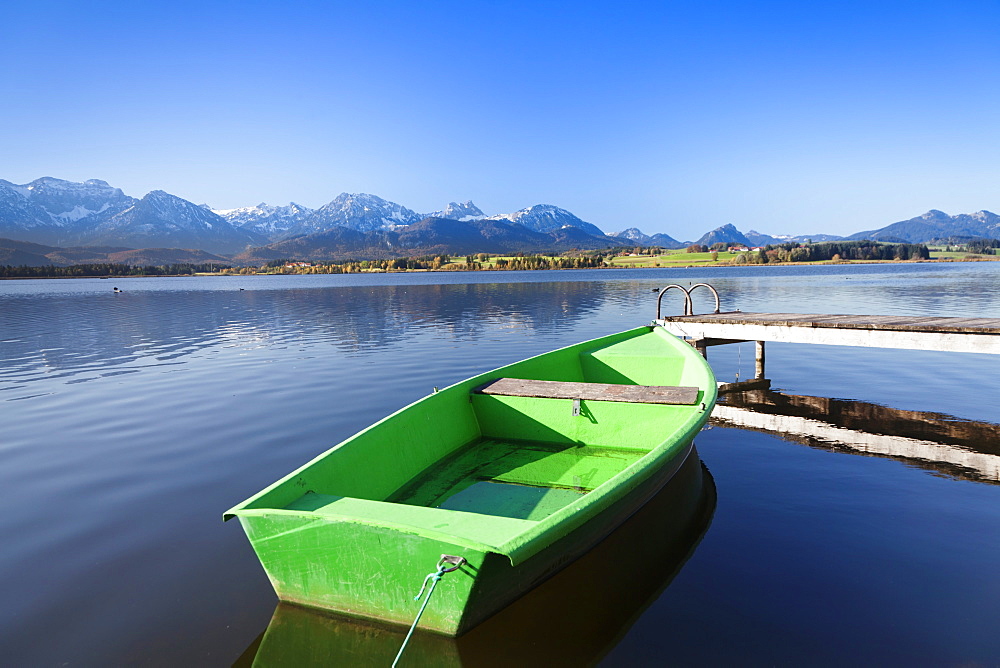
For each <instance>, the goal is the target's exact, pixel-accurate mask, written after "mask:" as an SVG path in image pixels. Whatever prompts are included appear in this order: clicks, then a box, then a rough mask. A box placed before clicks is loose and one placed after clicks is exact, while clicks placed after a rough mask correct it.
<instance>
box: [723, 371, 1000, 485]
mask: <svg viewBox="0 0 1000 668" xmlns="http://www.w3.org/2000/svg"><path fill="white" fill-rule="evenodd" d="M711 423H712V424H715V425H719V426H727V427H739V428H741V429H752V430H754V431H761V432H766V433H770V434H775V435H777V436H780V437H781V438H784V439H786V440H790V441H794V442H796V443H801V444H803V445H808V446H811V447H815V448H821V449H826V450H841V451H845V450H846V451H851V452H854V453H856V454H862V455H867V456H875V457H888V458H891V459H897V460H900V461H903V462H905V463H907V464H909V465H911V466H916V467H919V468H923V469H928V470H931V471H933V472H935V473H938V474H941V475H946V476H949V477H952V478H958V479H962V480H972V481H976V482H985V483H992V484H998V483H1000V425H997V424H993V423H989V422H976V421H972V420H963V419H961V418H957V417H954V416H950V415H944V414H941V413H929V412H921V411H907V410H901V409H898V408H890V407H888V406H881V405H879V404H872V403H867V402H864V401H851V400H846V399H832V398H827V397H810V396H800V395H793V394H783V393H781V392H775V391H772V390H752V391H747V392H734V393H732V394H727V395H725V396H724V398H722V399H721V400H720V402H719V404H718V405H717V406H716V407H715V410H714V411H713V412H712V418H711Z"/></svg>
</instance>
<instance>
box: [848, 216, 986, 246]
mask: <svg viewBox="0 0 1000 668" xmlns="http://www.w3.org/2000/svg"><path fill="white" fill-rule="evenodd" d="M948 237H983V238H987V239H997V238H1000V216H998V215H997V214H995V213H992V212H990V211H976V212H975V213H960V214H958V215H955V216H949V215H948V214H946V213H945V212H944V211H938V210H937V209H931V210H930V211H928V212H927V213H925V214H923V215H921V216H917V217H915V218H910V219H909V220H903V221H900V222H898V223H893V224H892V225H887V226H885V227H883V228H881V229H878V230H867V231H864V232H858V233H857V234H852V235H851V236H849V237H847V238H848V239H872V240H875V241H905V242H908V243H922V242H924V241H931V240H933V239H945V238H948Z"/></svg>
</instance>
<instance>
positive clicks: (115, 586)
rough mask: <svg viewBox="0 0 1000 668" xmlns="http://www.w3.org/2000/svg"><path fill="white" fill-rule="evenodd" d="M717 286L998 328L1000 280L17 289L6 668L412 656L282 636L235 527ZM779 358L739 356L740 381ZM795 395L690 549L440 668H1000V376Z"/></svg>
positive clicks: (575, 595) (627, 550)
mask: <svg viewBox="0 0 1000 668" xmlns="http://www.w3.org/2000/svg"><path fill="white" fill-rule="evenodd" d="M700 281H707V282H710V283H712V284H713V285H715V286H716V287H717V288H718V289H719V290H720V292H721V294H722V301H723V309H724V310H729V309H734V308H739V309H742V310H744V311H783V312H796V311H798V312H807V313H808V312H828V313H870V314H908V315H949V316H992V317H1000V264H998V263H978V264H914V265H864V266H822V267H749V268H733V269H718V270H702V269H647V270H614V271H610V270H603V271H602V270H593V271H590V270H581V271H565V272H526V273H520V272H509V273H491V272H482V273H455V274H450V273H431V274H390V275H385V274H377V275H335V276H289V277H226V278H218V277H196V278H171V279H155V278H151V279H120V278H119V279H111V280H98V279H78V280H50V281H4V282H0V490H2V496H0V498H2V505H3V512H2V513H0V540H2V544H3V548H2V549H0V591H3V592H4V597H3V601H4V605H3V607H2V609H0V657H3V659H2V662H3V663H4V664H5V665H121V664H130V665H207V666H219V665H231V664H233V663H234V662H235V663H238V664H241V665H249V664H250V663H252V662H253V661H254V660H255V659H256V660H257V663H258V665H303V664H304V663H309V662H310V661H313V660H315V661H317V662H323V663H326V664H327V665H336V664H337V663H338V661H343V662H349V663H352V664H357V665H366V664H367V665H386V662H385V656H386V652H389V654H388V657H389V659H390V660H391V657H392V654H394V652H395V649H396V645H398V641H399V640H400V639H401V635H399V634H398V633H397V632H396V631H395V630H386V629H377V628H374V627H367V626H364V625H358V624H352V623H348V622H344V621H341V620H331V619H328V618H324V617H319V616H316V615H310V614H305V613H302V612H301V611H299V610H296V609H294V608H291V609H288V608H286V607H285V606H280V607H278V608H277V610H276V607H275V606H276V599H275V597H274V594H273V592H272V590H271V587H270V585H269V583H268V581H267V579H266V577H265V576H264V573H263V571H262V570H261V569H260V566H259V564H258V562H257V560H256V558H255V557H254V555H253V552H252V550H251V548H250V546H249V544H248V543H247V541H246V538H245V537H244V535H243V533H242V531H241V530H240V527H239V526H238V525H237V524H236V523H228V524H223V523H222V521H221V514H222V512H223V511H224V510H226V509H227V508H229V507H230V506H232V505H234V504H235V503H237V502H239V501H241V500H243V499H244V498H246V497H247V496H249V495H250V494H252V493H254V492H256V491H258V490H259V489H260V488H261V487H263V486H264V485H266V484H268V483H270V482H272V481H274V480H275V479H276V478H278V477H280V476H281V475H284V474H285V473H287V472H288V471H290V470H291V469H293V468H295V467H297V466H299V465H300V464H302V463H304V462H305V461H306V460H308V459H310V458H311V457H313V456H314V455H315V454H317V453H319V452H321V451H323V450H325V449H327V448H328V447H330V446H331V445H333V444H335V443H337V442H338V441H340V440H342V439H343V438H345V437H347V436H349V435H351V434H352V433H354V432H356V431H358V430H359V429H361V428H363V427H365V426H367V425H368V424H370V423H372V422H374V421H375V420H377V419H379V418H381V417H383V416H385V415H387V414H388V413H390V412H392V411H394V410H396V409H397V408H399V407H401V406H403V405H405V404H407V403H409V402H411V401H413V400H415V399H417V398H419V397H421V396H423V395H425V394H427V393H428V392H430V391H431V390H432V388H433V387H435V386H438V387H443V386H445V385H448V384H450V383H453V382H455V381H458V380H460V379H463V378H466V377H468V376H471V375H473V374H475V373H477V372H480V371H483V370H487V369H490V368H493V367H497V366H500V365H503V364H506V363H509V362H513V361H516V360H519V359H523V358H525V357H528V356H530V355H533V354H537V353H541V352H545V351H548V350H551V349H553V348H557V347H560V346H563V345H568V344H571V343H575V342H578V341H581V340H585V339H589V338H593V337H596V336H601V335H604V334H609V333H612V332H616V331H621V330H624V329H629V328H631V327H633V326H636V325H639V324H645V323H648V322H649V320H650V319H651V318H652V316H653V313H654V310H655V297H656V295H655V294H654V293H653V292H651V290H653V289H654V288H657V287H662V286H663V285H665V284H667V283H673V282H677V283H681V284H684V285H686V284H688V283H689V282H691V283H694V282H700ZM113 287H118V288H120V289H121V290H122V291H123V292H121V293H117V294H116V293H114V292H113V291H112V288H113ZM696 294H697V293H696ZM706 295H707V293H706ZM673 298H674V299H675V302H676V303H672V302H670V300H671V299H672V297H670V296H668V297H667V298H666V300H665V302H666V303H667V307H668V309H673V311H674V312H679V309H680V303H679V302H680V300H679V298H676V297H673ZM704 299H705V295H702V296H701V297H698V298H697V299H696V305H697V306H698V310H699V311H706V310H710V305H709V303H708V301H702V300H704ZM753 357H754V348H753V344H740V345H739V346H736V345H733V346H720V347H718V348H713V349H711V350H710V361H711V363H712V365H713V368H714V369H715V371H716V374H717V376H718V377H719V379H720V380H727V381H728V380H733V379H735V377H736V375H737V373H738V374H739V375H740V377H741V378H747V377H750V376H752V375H753V368H754V359H753ZM767 372H768V373H767V375H768V377H769V378H770V379H771V380H772V384H773V385H772V387H773V389H775V390H778V391H779V392H776V393H771V394H766V395H765V394H761V395H759V396H748V397H744V398H743V399H740V400H739V401H734V402H732V403H731V404H730V406H729V408H730V410H731V411H734V412H733V413H732V414H728V415H729V417H727V418H726V420H725V421H723V420H715V421H714V422H713V425H712V426H711V427H709V428H707V429H706V430H705V431H703V432H702V434H701V435H700V436H699V437H698V438H697V440H696V444H697V449H698V453H699V454H700V457H701V462H702V463H703V464H704V469H702V468H701V465H700V464H699V465H698V466H694V467H693V468H690V467H689V468H690V470H689V471H688V473H687V474H686V478H685V480H686V481H687V482H684V481H679V482H678V483H677V484H676V485H673V486H672V487H670V488H668V489H667V490H665V492H664V495H665V496H664V497H663V499H665V500H663V499H660V500H659V501H658V502H659V503H663V504H667V505H669V504H670V503H673V502H674V501H673V500H676V499H678V498H683V499H687V500H688V501H689V511H690V512H688V513H687V515H685V519H684V523H683V526H680V525H678V524H677V523H676V522H671V521H670V517H669V515H670V514H669V513H666V512H664V513H659V514H657V513H655V512H653V511H655V508H656V507H657V506H655V505H654V507H653V511H650V512H647V513H646V514H645V519H643V518H639V517H637V518H636V522H644V524H641V525H640V524H637V525H636V526H635V527H633V528H631V529H628V528H626V529H625V532H627V531H632V532H633V534H635V535H637V536H639V537H640V539H639V540H629V539H628V536H627V535H626V534H625V533H623V535H622V536H620V537H619V538H618V539H616V540H618V542H617V543H609V546H608V547H606V548H605V549H604V554H603V556H602V554H595V555H594V557H593V559H591V561H589V562H582V563H581V564H579V567H578V568H575V569H567V571H565V572H564V574H565V575H561V576H560V578H561V579H557V580H558V581H556V580H554V581H553V582H552V586H551V587H548V585H547V587H548V588H547V589H544V590H539V591H538V592H537V593H536V594H535V595H534V596H533V597H532V598H530V599H524V600H523V601H522V602H519V604H517V605H519V607H517V608H514V607H512V608H511V609H509V611H507V614H506V615H505V616H504V614H503V613H502V615H500V616H498V617H497V618H496V619H494V620H490V622H487V624H484V625H483V626H482V627H480V628H479V629H476V630H475V631H473V633H471V634H469V636H467V637H465V638H463V639H460V640H459V641H458V642H456V641H449V640H446V639H442V638H437V637H433V636H430V637H426V636H419V635H418V637H417V639H416V640H415V642H414V645H413V648H412V652H413V654H412V657H409V658H410V659H411V662H412V663H411V665H512V664H513V663H515V662H520V663H521V664H531V663H537V664H538V665H559V664H564V665H581V664H597V663H600V664H602V665H608V666H632V665H733V664H740V665H844V664H848V663H849V664H860V665H903V664H906V665H965V666H975V665H997V663H998V662H1000V634H998V633H997V625H998V622H1000V569H998V568H997V567H996V564H997V560H998V558H1000V484H998V480H997V479H996V477H995V474H994V473H992V472H995V471H996V468H997V461H998V460H1000V442H998V438H997V434H998V433H1000V432H998V430H997V423H998V422H1000V407H998V399H1000V357H997V356H991V355H970V354H954V353H934V352H922V351H902V350H874V349H860V348H843V347H824V346H807V345H796V344H768V358H767ZM831 399H833V400H834V401H831ZM763 414H769V415H774V414H785V415H786V416H787V415H790V416H791V417H789V418H787V419H788V420H791V422H787V421H786V422H783V423H782V424H783V425H785V426H784V427H781V429H780V430H775V429H773V428H772V429H770V430H769V429H768V428H767V427H766V424H765V426H761V424H764V423H763V422H761V421H760V420H758V418H759V417H760V416H761V415H763ZM782 419H785V418H782ZM755 420H757V421H756V422H755ZM795 420H799V421H798V422H795ZM765 422H766V421H765ZM824 425H825V426H824ZM831 425H832V427H831ZM813 428H816V429H813ZM824 428H833V429H838V430H840V431H835V432H830V431H826V432H823V429H824ZM793 429H794V430H802V433H792V430H793ZM810 429H813V432H815V433H813V432H810V431H809V430H810ZM817 429H818V431H817ZM807 432H808V433H807ZM847 432H850V433H852V434H857V433H859V432H860V433H871V434H875V435H876V436H877V437H878V439H881V440H878V442H877V444H875V445H872V444H869V445H864V444H863V443H862V444H861V445H859V443H860V442H861V441H859V439H861V437H859V436H856V435H855V436H851V435H850V434H847ZM817 434H819V435H817ZM831 434H833V436H831ZM862 440H863V439H862ZM865 442H866V443H867V441H865ZM873 443H874V441H873ZM991 475H993V476H994V477H993V478H991ZM685 485H686V487H685ZM692 490H694V491H692ZM649 536H656V538H655V539H652V540H650V539H649ZM637 543H638V544H639V546H640V547H637V546H636V544H637ZM600 559H604V560H605V561H603V562H602V561H600ZM418 584H419V583H418ZM272 616H273V621H272ZM528 620H534V622H533V623H530V624H529V623H528ZM387 648H388V649H387ZM408 651H411V650H408ZM345 657H346V658H345ZM403 665H406V663H405V661H404V664H403Z"/></svg>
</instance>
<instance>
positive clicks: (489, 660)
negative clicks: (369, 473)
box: [235, 451, 716, 666]
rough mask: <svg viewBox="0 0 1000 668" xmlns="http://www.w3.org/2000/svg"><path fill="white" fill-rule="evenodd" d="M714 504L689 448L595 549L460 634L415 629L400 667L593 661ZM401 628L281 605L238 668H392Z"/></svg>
mask: <svg viewBox="0 0 1000 668" xmlns="http://www.w3.org/2000/svg"><path fill="white" fill-rule="evenodd" d="M715 503H716V491H715V483H714V482H713V480H712V476H711V474H709V472H708V470H707V469H706V468H705V467H704V465H703V464H702V463H701V460H700V459H699V458H698V455H697V452H696V451H693V452H692V454H691V456H689V457H688V459H687V461H686V462H685V463H684V465H683V466H682V467H681V468H680V469H679V470H678V472H677V474H676V475H675V476H674V477H673V478H672V479H671V481H670V482H669V483H668V484H667V485H666V486H665V487H664V488H663V489H662V490H661V491H660V492H659V493H658V494H657V495H656V496H655V497H654V498H652V499H651V500H650V501H649V502H648V503H647V504H646V505H645V506H643V507H642V508H641V509H640V510H639V511H638V512H637V513H636V514H635V515H633V516H632V517H631V518H630V519H629V520H628V521H627V522H625V523H624V524H623V525H622V526H620V527H619V528H618V529H617V530H616V531H615V532H614V533H612V534H611V535H609V536H608V537H607V538H606V539H605V540H604V541H602V542H601V543H600V544H599V545H598V546H597V547H595V548H594V549H593V550H591V551H590V552H588V553H587V554H586V555H584V556H583V557H581V558H580V559H578V560H577V561H576V562H574V563H572V564H570V565H569V566H568V567H566V568H565V569H563V570H562V571H560V572H559V573H557V574H556V575H555V576H553V577H552V578H551V579H550V580H548V581H547V582H545V583H544V584H542V585H541V586H540V587H537V588H535V589H534V590H532V591H530V592H528V593H527V594H526V595H525V596H523V597H522V598H520V599H519V600H517V601H515V602H514V603H512V604H511V605H510V606H508V607H507V608H505V609H504V610H502V611H500V612H499V613H497V614H496V615H494V616H493V617H492V618H490V619H488V620H487V621H486V622H484V623H483V624H480V625H479V626H478V627H476V628H474V629H473V630H472V631H470V632H469V633H467V634H465V635H464V636H462V637H460V638H447V637H444V636H439V635H436V634H431V633H417V634H416V635H415V636H414V637H413V639H412V640H411V641H410V644H409V646H408V647H407V649H406V652H405V654H404V657H403V661H402V663H403V664H404V665H406V666H553V665H572V666H583V665H592V664H594V663H596V662H597V661H599V660H600V659H601V657H603V656H604V655H605V654H606V653H607V652H608V651H609V650H610V649H611V648H612V647H614V645H615V644H616V643H617V641H618V640H619V639H620V638H621V637H622V636H623V635H624V634H625V632H626V631H628V629H629V627H631V625H632V624H633V623H634V621H635V620H636V619H637V618H638V617H639V615H640V614H641V613H642V611H643V610H645V608H646V607H647V606H648V605H649V604H650V603H652V602H653V601H654V600H656V599H657V598H658V597H659V595H660V594H661V592H663V590H664V589H665V588H666V587H667V585H669V584H670V582H671V580H672V579H673V578H674V576H675V575H676V574H677V573H678V572H679V571H680V569H681V567H682V566H683V565H684V563H685V562H686V561H687V559H688V558H689V557H690V556H691V554H693V552H694V550H695V548H696V547H697V545H698V543H699V541H700V540H701V538H702V536H703V535H704V534H705V532H706V531H707V530H708V526H709V524H710V523H711V519H712V515H713V513H714V512H715ZM446 582H447V581H445V584H446ZM417 588H419V583H414V589H415V590H416V589H417ZM431 605H433V602H432V603H431ZM417 606H418V604H416V603H415V604H414V613H415V612H416V610H417ZM405 634H406V629H403V628H393V627H385V626H376V625H372V624H368V623H365V622H361V621H357V620H352V619H347V618H343V617H335V616H329V615H326V614H322V613H320V612H316V611H312V610H307V609H305V608H301V607H298V606H294V605H287V604H279V605H278V607H277V608H276V609H275V611H274V616H273V617H272V618H271V622H270V624H268V627H267V629H266V631H264V633H263V634H262V635H261V636H260V637H258V639H257V640H256V641H255V642H254V643H253V644H252V645H251V646H250V647H249V648H247V650H246V652H244V653H243V655H242V656H241V657H240V658H239V659H238V660H237V661H236V663H235V665H236V666H251V665H252V666H278V665H282V666H313V665H315V666H319V665H323V666H337V665H344V666H348V665H349V666H388V665H389V664H390V663H392V660H393V657H395V655H396V652H397V651H398V650H399V647H400V645H401V644H402V642H403V638H404V636H405Z"/></svg>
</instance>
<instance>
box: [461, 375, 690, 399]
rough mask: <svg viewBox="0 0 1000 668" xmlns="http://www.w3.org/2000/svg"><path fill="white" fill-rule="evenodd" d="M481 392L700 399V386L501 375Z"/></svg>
mask: <svg viewBox="0 0 1000 668" xmlns="http://www.w3.org/2000/svg"><path fill="white" fill-rule="evenodd" d="M474 391H475V392H477V393H479V394H492V395H497V396H506V397H535V398H538V399H587V400H591V401H618V402H624V403H632V404H673V405H692V404H696V403H698V388H697V387H685V386H674V385H617V384H612V383H576V382H566V381H556V380H526V379H522V378H499V379H497V380H494V381H492V382H490V383H487V384H486V385H483V386H482V387H478V388H476V389H475V390H474Z"/></svg>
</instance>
